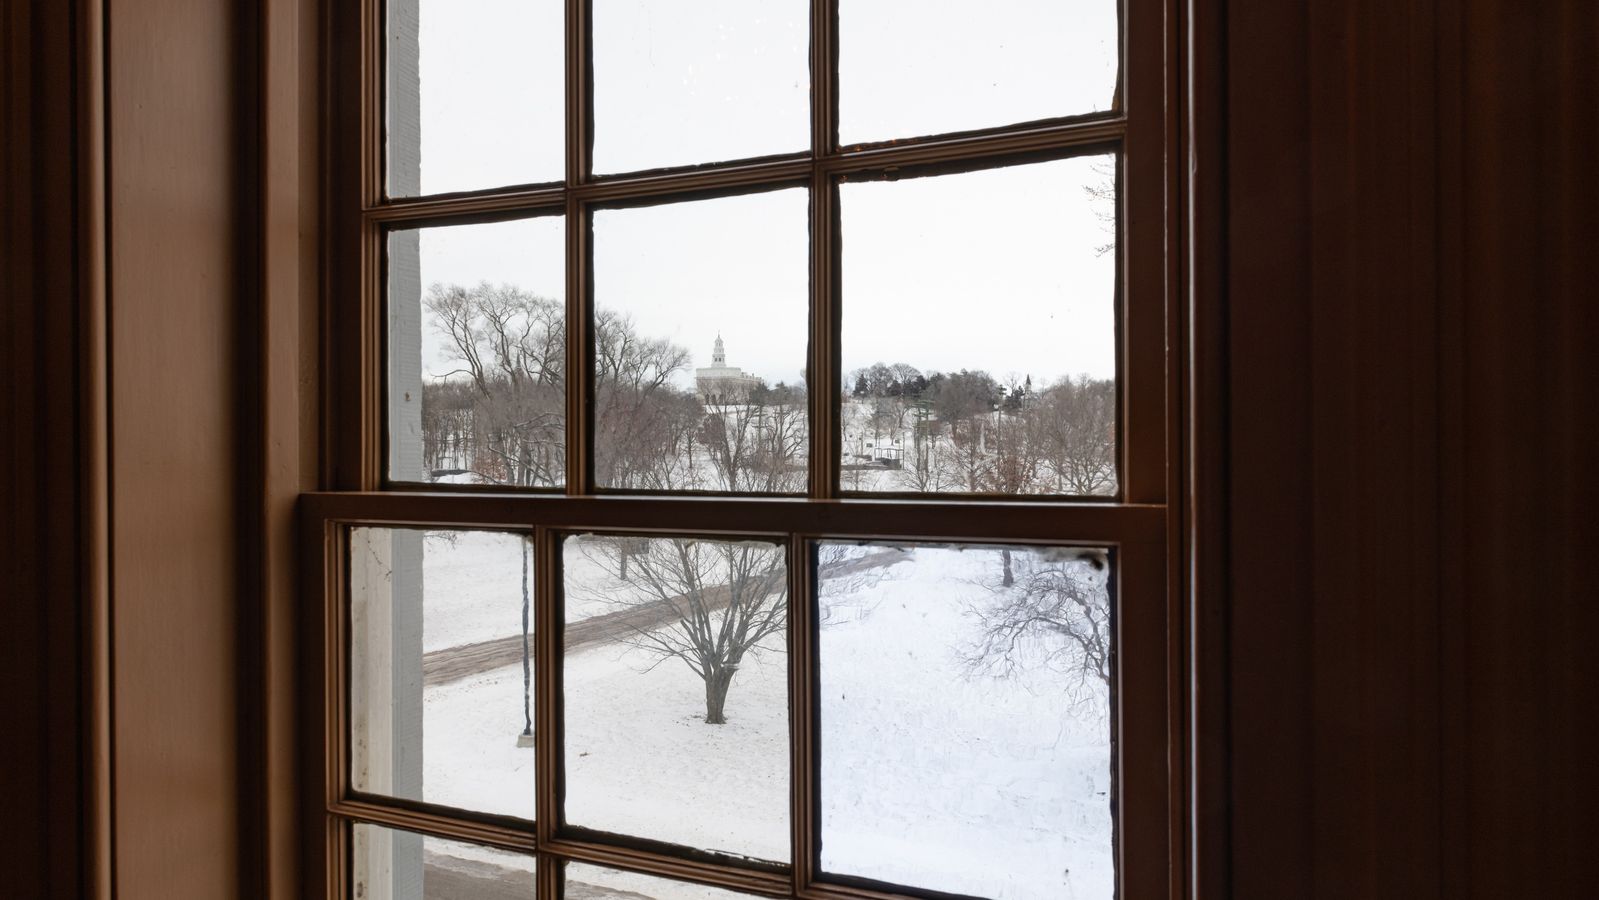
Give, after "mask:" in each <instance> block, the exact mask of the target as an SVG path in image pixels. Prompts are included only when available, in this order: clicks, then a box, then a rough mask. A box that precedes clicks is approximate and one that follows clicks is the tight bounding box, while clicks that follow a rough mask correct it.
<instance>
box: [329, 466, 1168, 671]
mask: <svg viewBox="0 0 1599 900" xmlns="http://www.w3.org/2000/svg"><path fill="white" fill-rule="evenodd" d="M302 503H303V504H305V507H304V508H305V511H306V513H307V514H308V515H309V516H310V517H311V519H312V520H313V521H335V522H341V523H350V524H371V525H388V526H404V525H421V526H438V527H477V528H501V529H503V528H528V527H534V526H548V527H551V528H559V529H562V530H564V531H569V532H570V531H580V530H598V531H611V532H631V533H638V534H672V533H679V534H681V533H703V534H718V535H720V534H738V535H763V536H773V537H786V536H787V535H790V534H806V535H826V536H830V537H838V538H844V539H851V538H857V537H858V538H862V539H867V538H869V539H874V540H882V541H900V540H903V541H921V542H938V541H959V542H967V543H971V542H976V543H981V542H985V541H989V542H1000V541H1014V542H1019V543H1049V544H1063V545H1072V544H1081V545H1086V546H1103V545H1107V544H1140V543H1141V544H1150V543H1160V542H1162V541H1164V540H1165V537H1166V507H1165V506H1163V505H1158V504H1109V503H1098V504H1095V503H1022V502H1016V503H1012V502H982V501H973V500H961V499H955V500H949V501H940V502H931V501H883V500H853V499H851V500H835V501H826V502H822V501H816V500H807V499H803V498H793V499H784V498H744V497H708V498H698V497H563V496H559V495H556V496H551V495H542V496H540V495H535V496H526V495H507V494H447V493H400V492H396V491H372V492H333V493H314V494H304V495H302ZM541 646H542V641H541Z"/></svg>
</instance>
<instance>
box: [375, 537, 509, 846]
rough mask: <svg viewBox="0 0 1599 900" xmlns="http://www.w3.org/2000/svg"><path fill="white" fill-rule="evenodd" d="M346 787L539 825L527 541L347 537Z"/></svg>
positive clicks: (497, 538)
mask: <svg viewBox="0 0 1599 900" xmlns="http://www.w3.org/2000/svg"><path fill="white" fill-rule="evenodd" d="M349 550H350V557H349V561H350V565H349V590H350V600H349V603H350V608H349V623H350V782H351V784H352V785H353V786H354V788H355V789H356V790H358V791H365V792H367V793H372V794H385V795H388V796H391V797H400V798H403V799H407V800H420V801H424V802H427V803H439V804H444V805H446V806H454V807H459V808H461V809H470V810H477V811H480V812H488V813H499V814H504V815H512V816H520V817H522V818H524V819H531V818H533V797H534V795H533V790H534V765H533V695H532V690H531V687H532V680H531V661H532V651H533V637H532V632H533V622H532V609H531V602H530V598H531V596H532V592H533V560H532V554H531V552H530V551H531V548H530V547H529V546H528V542H527V541H526V540H525V539H524V538H523V536H522V535H519V534H506V533H503V532H493V531H422V530H418V529H408V528H352V529H351V530H350V548H349Z"/></svg>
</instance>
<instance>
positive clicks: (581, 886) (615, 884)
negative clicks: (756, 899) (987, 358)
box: [565, 863, 754, 900]
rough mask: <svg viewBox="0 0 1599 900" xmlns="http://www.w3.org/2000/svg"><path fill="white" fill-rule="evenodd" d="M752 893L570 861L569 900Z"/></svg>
mask: <svg viewBox="0 0 1599 900" xmlns="http://www.w3.org/2000/svg"><path fill="white" fill-rule="evenodd" d="M752 896H754V895H753V894H745V893H741V892H739V891H729V890H725V889H723V888H713V887H706V886H705V885H702V884H688V883H686V882H681V881H671V880H668V879H665V878H657V877H655V876H654V875H640V874H638V873H637V872H624V871H622V870H621V869H608V868H606V867H604V866H591V865H588V864H586V863H567V864H566V898H565V900H738V898H740V897H752Z"/></svg>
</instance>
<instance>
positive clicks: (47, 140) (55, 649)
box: [0, 0, 94, 897]
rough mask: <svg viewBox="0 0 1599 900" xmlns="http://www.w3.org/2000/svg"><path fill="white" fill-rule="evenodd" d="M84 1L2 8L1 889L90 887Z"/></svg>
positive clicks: (70, 893)
mask: <svg viewBox="0 0 1599 900" xmlns="http://www.w3.org/2000/svg"><path fill="white" fill-rule="evenodd" d="M76 35H77V30H76V23H75V21H74V10H73V8H72V5H71V4H67V3H60V4H50V3H44V2H23V0H8V2H4V3H0V135H3V138H4V139H3V141H0V360H3V361H0V371H3V372H4V376H5V377H4V380H3V382H0V621H3V625H0V779H3V780H0V885H3V888H0V890H3V892H4V893H5V894H7V895H8V896H17V897H76V896H79V891H80V890H82V889H83V888H85V887H86V886H87V885H89V884H91V883H92V877H91V873H92V872H93V871H94V866H93V863H92V856H91V853H90V851H89V850H88V849H87V848H86V846H85V844H84V836H85V832H84V830H83V829H82V827H81V824H82V819H81V817H80V810H81V809H82V808H83V806H84V805H85V804H86V803H87V802H88V798H89V789H88V787H87V785H86V780H85V779H84V777H83V772H84V765H85V759H86V750H87V748H86V744H87V742H88V735H89V731H88V729H87V728H86V727H85V718H86V717H85V716H84V715H82V713H81V703H80V701H81V697H82V693H81V692H82V690H83V689H84V686H85V682H86V680H87V678H88V675H87V674H86V671H85V669H86V666H85V662H84V657H83V653H82V646H81V639H82V636H83V633H84V621H85V616H84V610H83V609H82V607H81V606H80V605H79V599H80V597H81V596H82V595H83V588H84V583H85V582H84V575H85V573H84V570H83V569H82V567H81V566H80V564H79V563H80V558H81V557H80V547H81V544H80V539H81V537H82V533H83V531H84V529H85V528H86V525H85V520H84V517H83V509H82V506H81V504H82V502H83V500H84V494H83V493H82V492H81V491H80V482H79V478H78V468H79V464H80V462H81V459H82V457H81V455H80V454H81V453H82V451H83V448H84V440H83V438H82V435H81V434H80V429H79V428H78V419H77V416H78V411H79V399H80V398H79V392H78V382H77V379H76V374H77V372H78V365H79V362H80V347H79V345H78V336H79V318H78V306H77V303H78V290H79V284H80V282H79V278H78V267H77V257H76V255H75V253H74V245H75V227H76V217H75V215H74V207H73V200H74V196H75V191H74V179H75V177H76V171H75V167H76V166H77V164H78V163H79V161H80V156H79V154H78V153H77V150H76V147H75V144H74V130H73V127H74V116H75V113H76V111H77V109H78V104H77V98H76V97H75V95H74V83H75V82H74V77H73V66H74V64H75V63H76V62H77V61H78V59H79V57H78V55H77V53H76V52H75V48H74V42H75V39H76ZM44 51H48V52H44Z"/></svg>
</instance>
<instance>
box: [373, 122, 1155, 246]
mask: <svg viewBox="0 0 1599 900" xmlns="http://www.w3.org/2000/svg"><path fill="white" fill-rule="evenodd" d="M1126 132H1127V120H1126V118H1124V117H1122V116H1115V117H1107V118H1101V119H1090V120H1086V121H1071V122H1062V123H1056V124H1051V125H1040V126H1032V127H1021V128H1016V129H1012V130H1006V131H1001V132H997V133H991V134H990V133H985V134H977V135H962V136H956V137H946V138H937V139H928V140H921V141H907V142H904V143H898V144H890V145H872V146H867V147H860V148H852V149H847V150H836V151H829V152H824V153H817V152H815V151H813V152H811V153H808V154H800V155H797V156H783V157H773V158H769V159H760V160H743V161H735V162H726V163H715V164H712V165H708V166H704V167H698V168H693V169H679V170H672V171H659V172H641V173H635V174H627V175H614V176H606V177H604V178H599V179H584V180H581V181H569V182H568V184H567V185H548V186H535V187H522V186H517V187H511V188H497V189H492V190H487V191H478V192H474V193H470V194H459V195H448V196H438V197H422V198H417V199H405V200H387V201H382V200H380V201H375V202H372V203H370V204H368V206H367V207H366V208H365V209H364V210H363V216H364V217H365V218H366V219H367V220H369V221H382V222H395V221H407V222H410V221H423V220H430V219H437V218H447V217H450V216H470V215H475V214H489V213H511V212H518V211H534V210H539V209H555V208H560V207H562V206H564V205H565V203H566V200H567V198H568V196H569V195H575V196H576V197H577V198H578V199H580V200H582V201H584V202H586V203H603V202H608V201H614V200H627V199H632V198H635V197H653V196H662V195H668V194H688V193H694V192H696V191H709V190H718V189H724V188H739V187H756V186H759V185H766V184H772V183H776V182H787V181H795V182H798V181H802V180H804V179H806V178H810V177H814V176H815V175H816V174H818V172H820V173H825V174H828V175H843V174H850V173H854V172H869V171H873V170H882V169H893V168H898V167H901V166H915V165H921V164H927V163H940V162H973V163H977V162H981V161H983V160H984V159H986V158H988V157H1005V156H1011V155H1016V154H1025V153H1039V152H1048V151H1051V150H1058V151H1062V152H1065V151H1070V150H1073V149H1078V148H1081V149H1083V150H1085V151H1086V150H1092V149H1094V148H1098V147H1105V146H1109V145H1113V144H1116V143H1118V142H1119V141H1121V140H1122V138H1123V136H1124V135H1125V134H1126ZM573 149H574V150H575V149H576V148H575V147H574V148H573ZM569 177H571V176H569Z"/></svg>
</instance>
